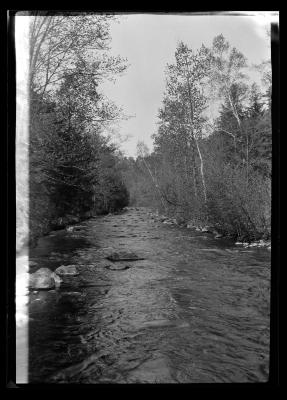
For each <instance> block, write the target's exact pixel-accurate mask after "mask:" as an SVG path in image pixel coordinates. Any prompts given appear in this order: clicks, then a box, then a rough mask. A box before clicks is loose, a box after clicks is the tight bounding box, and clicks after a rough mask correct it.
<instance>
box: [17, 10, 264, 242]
mask: <svg viewBox="0 0 287 400" xmlns="http://www.w3.org/2000/svg"><path fill="white" fill-rule="evenodd" d="M116 18H117V17H116V16H112V15H90V14H89V13H81V15H69V16H68V17H67V16H63V15H57V14H55V15H41V16H37V15H35V16H33V17H31V18H30V19H31V23H30V37H29V43H30V54H29V60H30V73H29V106H30V119H29V210H30V212H29V239H28V242H29V244H30V245H33V244H34V243H35V241H36V240H37V239H38V238H39V237H41V236H42V235H44V234H46V233H47V232H49V231H51V230H53V229H60V228H64V227H65V226H67V225H69V224H73V223H76V222H78V221H80V220H83V219H85V218H89V217H91V216H95V215H100V214H106V213H112V212H115V211H118V210H120V209H122V208H123V207H125V206H127V205H128V204H130V205H131V206H144V207H149V208H151V209H153V210H157V211H158V212H159V213H161V214H164V215H168V216H170V217H173V218H175V219H176V221H177V223H178V224H182V225H188V224H189V225H192V226H195V227H201V228H203V227H207V228H208V229H209V228H210V227H213V228H214V227H216V229H217V230H218V231H219V232H221V233H222V234H223V235H228V236H230V237H233V238H236V239H240V240H242V241H246V240H256V239H258V238H265V239H269V237H270V230H271V151H272V129H271V64H270V61H269V60H266V61H265V62H263V63H261V64H260V65H257V66H253V68H254V70H256V71H257V73H258V72H259V73H260V74H261V78H262V82H261V84H260V85H258V84H256V83H253V82H251V80H250V79H248V76H247V75H248V74H246V70H247V68H248V60H247V59H246V58H245V56H244V55H243V54H242V53H241V52H240V51H238V50H237V49H236V48H234V47H232V45H231V44H230V43H228V41H227V40H226V39H225V38H224V37H223V36H222V35H219V36H217V37H215V38H214V40H213V45H212V47H211V48H207V47H205V46H204V45H202V47H201V48H200V49H191V48H188V46H187V45H185V44H184V43H179V44H178V46H177V48H176V49H175V62H174V64H170V65H167V67H166V71H165V79H166V89H165V93H164V96H163V99H162V105H161V106H160V105H159V107H160V108H159V112H158V129H157V131H156V132H155V133H154V134H153V141H154V148H153V150H152V151H149V149H148V148H147V146H146V145H145V143H143V142H139V143H138V154H137V157H136V158H132V157H126V156H125V155H124V154H123V153H122V152H121V151H120V150H119V146H117V145H116V144H115V141H114V140H113V137H112V136H111V135H110V134H109V133H108V132H109V127H110V126H112V125H113V123H114V122H116V121H120V120H121V119H123V118H125V115H124V111H123V110H122V109H121V108H120V107H118V106H117V105H116V104H114V103H113V102H111V101H110V100H109V99H107V98H106V96H105V94H104V93H102V91H101V89H100V86H101V83H102V82H104V81H105V80H112V81H115V80H116V79H118V78H119V79H120V76H121V75H122V74H123V73H124V72H125V71H126V69H127V68H128V67H127V65H128V60H125V59H123V58H122V57H121V56H120V55H119V56H117V57H114V56H111V55H109V51H108V50H109V45H110V42H111V39H112V38H111V36H110V23H111V21H112V20H115V19H116ZM213 106H216V107H217V111H218V112H217V117H216V118H215V119H214V118H211V116H210V115H211V114H210V108H211V107H213ZM20 186H21V185H20ZM17 202H18V204H17V208H18V210H21V200H17ZM23 212H24V211H23Z"/></svg>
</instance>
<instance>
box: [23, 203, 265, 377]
mask: <svg viewBox="0 0 287 400" xmlns="http://www.w3.org/2000/svg"><path fill="white" fill-rule="evenodd" d="M112 250H128V251H133V252H136V253H137V254H138V255H140V256H141V257H143V258H144V260H139V261H131V262H129V261H127V262H124V263H120V264H119V263H115V265H117V266H118V265H120V266H121V267H123V268H125V269H118V270H113V269H111V268H108V265H111V264H112V263H111V262H109V261H108V260H106V259H105V257H106V255H107V254H108V253H110V252H111V251H112ZM30 259H31V260H33V261H34V262H37V263H38V265H37V266H36V265H35V266H34V267H30V272H33V271H35V270H37V269H38V268H39V267H48V268H50V269H51V270H55V269H56V268H57V267H58V266H60V265H70V264H73V265H77V266H78V267H79V271H80V274H79V275H78V276H74V277H69V278H65V279H64V282H63V285H62V286H61V287H60V288H59V289H56V290H50V291H38V292H30V295H29V318H30V319H29V381H30V382H33V383H44V382H48V383H197V382H200V383H206V382H263V381H267V380H268V370H269V323H270V315H269V311H270V251H268V250H266V249H256V248H252V249H248V250H247V249H244V248H238V246H235V245H234V243H232V242H231V241H228V240H225V239H214V238H213V236H212V235H210V234H203V233H198V232H195V231H192V230H190V229H187V228H180V227H178V226H176V225H165V224H162V223H159V222H157V221H155V220H154V219H152V218H151V216H150V214H149V212H148V210H146V209H144V208H139V209H134V208H129V209H128V211H127V212H126V213H124V214H121V215H108V216H104V217H97V218H92V219H90V220H88V221H85V222H83V223H81V225H80V227H79V228H78V229H77V230H76V231H74V232H67V231H64V230H63V231H57V232H52V233H51V234H50V235H49V236H46V237H44V238H42V239H41V240H40V241H39V244H38V246H37V248H35V249H33V250H31V252H30Z"/></svg>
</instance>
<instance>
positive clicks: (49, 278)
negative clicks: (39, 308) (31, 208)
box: [29, 268, 56, 290]
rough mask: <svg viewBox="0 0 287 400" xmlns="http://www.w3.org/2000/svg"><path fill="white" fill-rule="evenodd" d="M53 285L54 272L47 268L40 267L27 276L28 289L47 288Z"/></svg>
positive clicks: (52, 287) (54, 283) (54, 284)
mask: <svg viewBox="0 0 287 400" xmlns="http://www.w3.org/2000/svg"><path fill="white" fill-rule="evenodd" d="M55 286H56V282H55V279H54V273H53V272H52V271H51V270H50V269H49V268H40V269H38V271H36V272H34V273H33V274H31V275H30V277H29V287H30V289H37V290H41V289H42V290H49V289H54V288H55Z"/></svg>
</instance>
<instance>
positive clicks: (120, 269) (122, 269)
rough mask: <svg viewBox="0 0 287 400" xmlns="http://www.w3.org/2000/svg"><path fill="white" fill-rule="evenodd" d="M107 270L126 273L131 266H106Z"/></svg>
mask: <svg viewBox="0 0 287 400" xmlns="http://www.w3.org/2000/svg"><path fill="white" fill-rule="evenodd" d="M106 268H107V269H110V270H111V271H124V270H126V269H129V268H130V266H129V265H122V264H117V265H111V264H110V265H106Z"/></svg>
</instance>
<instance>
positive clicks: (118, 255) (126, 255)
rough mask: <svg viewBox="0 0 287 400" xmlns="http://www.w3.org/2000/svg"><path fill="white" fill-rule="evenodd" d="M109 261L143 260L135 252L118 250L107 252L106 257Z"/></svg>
mask: <svg viewBox="0 0 287 400" xmlns="http://www.w3.org/2000/svg"><path fill="white" fill-rule="evenodd" d="M106 258H107V259H108V260H110V261H137V260H144V258H143V257H139V256H138V255H137V254H135V253H133V252H129V251H118V252H113V253H111V254H109V255H108V256H107V257H106Z"/></svg>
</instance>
